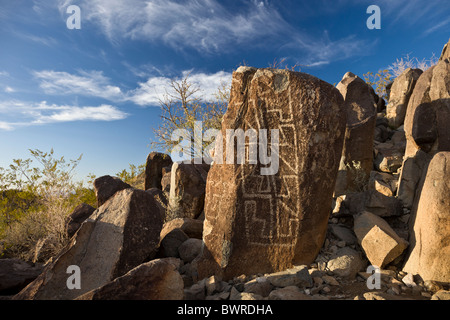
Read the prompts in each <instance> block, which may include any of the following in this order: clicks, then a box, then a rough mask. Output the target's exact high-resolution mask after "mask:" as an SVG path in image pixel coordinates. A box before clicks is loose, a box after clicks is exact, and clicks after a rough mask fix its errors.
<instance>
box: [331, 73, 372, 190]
mask: <svg viewBox="0 0 450 320" xmlns="http://www.w3.org/2000/svg"><path fill="white" fill-rule="evenodd" d="M336 88H337V89H338V90H339V91H340V93H341V94H342V96H343V97H344V101H345V102H344V103H345V109H346V110H347V125H346V130H345V139H344V146H343V149H342V157H341V161H340V165H339V172H338V177H337V181H336V189H335V194H336V195H337V196H339V195H342V194H346V193H347V192H349V191H360V190H361V189H362V187H363V186H364V185H365V184H366V183H367V181H368V180H369V175H370V171H371V170H372V167H373V165H372V162H373V150H372V147H373V146H372V144H373V140H374V133H375V123H376V117H377V106H376V103H375V93H374V91H373V89H372V88H371V87H370V86H369V85H368V84H366V83H365V82H364V80H362V79H361V78H360V77H358V76H356V75H354V74H353V73H351V72H347V73H346V74H345V75H344V77H343V78H342V80H341V82H339V83H338V85H337V86H336Z"/></svg>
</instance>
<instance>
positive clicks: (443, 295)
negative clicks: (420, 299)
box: [431, 290, 450, 300]
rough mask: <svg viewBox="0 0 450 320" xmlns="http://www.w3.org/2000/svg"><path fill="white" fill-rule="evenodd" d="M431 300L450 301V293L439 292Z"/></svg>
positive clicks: (446, 291)
mask: <svg viewBox="0 0 450 320" xmlns="http://www.w3.org/2000/svg"><path fill="white" fill-rule="evenodd" d="M431 300H450V291H448V290H439V291H438V292H436V293H435V294H433V296H432V297H431Z"/></svg>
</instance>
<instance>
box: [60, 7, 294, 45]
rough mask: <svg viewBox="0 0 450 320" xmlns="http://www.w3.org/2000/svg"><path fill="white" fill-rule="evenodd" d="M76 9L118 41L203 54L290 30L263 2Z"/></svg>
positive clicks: (263, 40)
mask: <svg viewBox="0 0 450 320" xmlns="http://www.w3.org/2000/svg"><path fill="white" fill-rule="evenodd" d="M64 4H66V5H67V4H68V1H67V0H64ZM77 4H79V5H80V7H81V8H82V10H83V18H84V19H86V20H87V21H89V22H93V23H95V24H97V25H98V26H100V28H101V30H102V32H103V33H104V34H105V35H106V36H107V37H108V38H109V39H110V40H111V41H113V42H116V41H120V40H121V39H123V38H126V39H139V40H147V41H162V42H164V43H165V44H167V45H169V46H171V47H173V48H175V49H178V50H183V49H185V48H191V49H194V50H197V51H199V52H202V53H205V52H218V51H223V50H227V49H228V50H229V49H231V48H230V47H228V46H230V45H231V46H232V45H242V44H248V43H249V42H252V43H253V44H256V43H261V44H262V42H267V41H270V39H269V37H272V36H275V35H278V36H281V35H282V34H284V33H285V32H286V34H288V32H289V29H290V28H289V25H288V24H287V23H286V21H285V20H284V19H283V18H282V17H281V15H280V14H279V13H278V11H277V10H276V9H275V8H274V7H272V6H270V5H268V3H267V2H262V1H259V2H258V1H248V2H243V5H244V6H242V7H239V9H237V8H235V9H233V10H231V9H228V8H226V7H225V6H224V5H222V4H221V3H220V2H219V1H217V0H186V1H175V0H153V1H145V0H128V1H123V0H83V1H77ZM61 8H62V6H60V10H61Z"/></svg>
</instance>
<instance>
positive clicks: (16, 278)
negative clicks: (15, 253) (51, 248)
mask: <svg viewBox="0 0 450 320" xmlns="http://www.w3.org/2000/svg"><path fill="white" fill-rule="evenodd" d="M43 268H44V267H43V266H42V265H41V264H35V265H33V264H30V263H27V262H25V261H22V260H19V259H0V295H13V294H16V293H18V292H19V291H20V290H22V289H23V288H25V287H26V286H27V285H28V284H29V283H30V282H32V281H33V280H34V279H36V278H37V277H38V276H39V274H41V272H42V270H43Z"/></svg>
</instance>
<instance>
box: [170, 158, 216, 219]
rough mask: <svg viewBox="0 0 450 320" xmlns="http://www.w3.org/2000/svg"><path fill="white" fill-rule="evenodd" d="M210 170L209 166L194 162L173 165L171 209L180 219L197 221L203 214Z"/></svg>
mask: <svg viewBox="0 0 450 320" xmlns="http://www.w3.org/2000/svg"><path fill="white" fill-rule="evenodd" d="M209 169H210V165H209V164H206V163H200V164H197V163H195V162H194V161H192V162H191V163H182V162H175V163H174V164H173V165H172V171H171V181H170V197H169V207H170V210H174V211H176V212H178V213H177V214H178V218H191V219H195V218H198V216H200V214H201V213H202V211H203V207H204V204H205V192H206V178H207V177H208V171H209Z"/></svg>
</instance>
